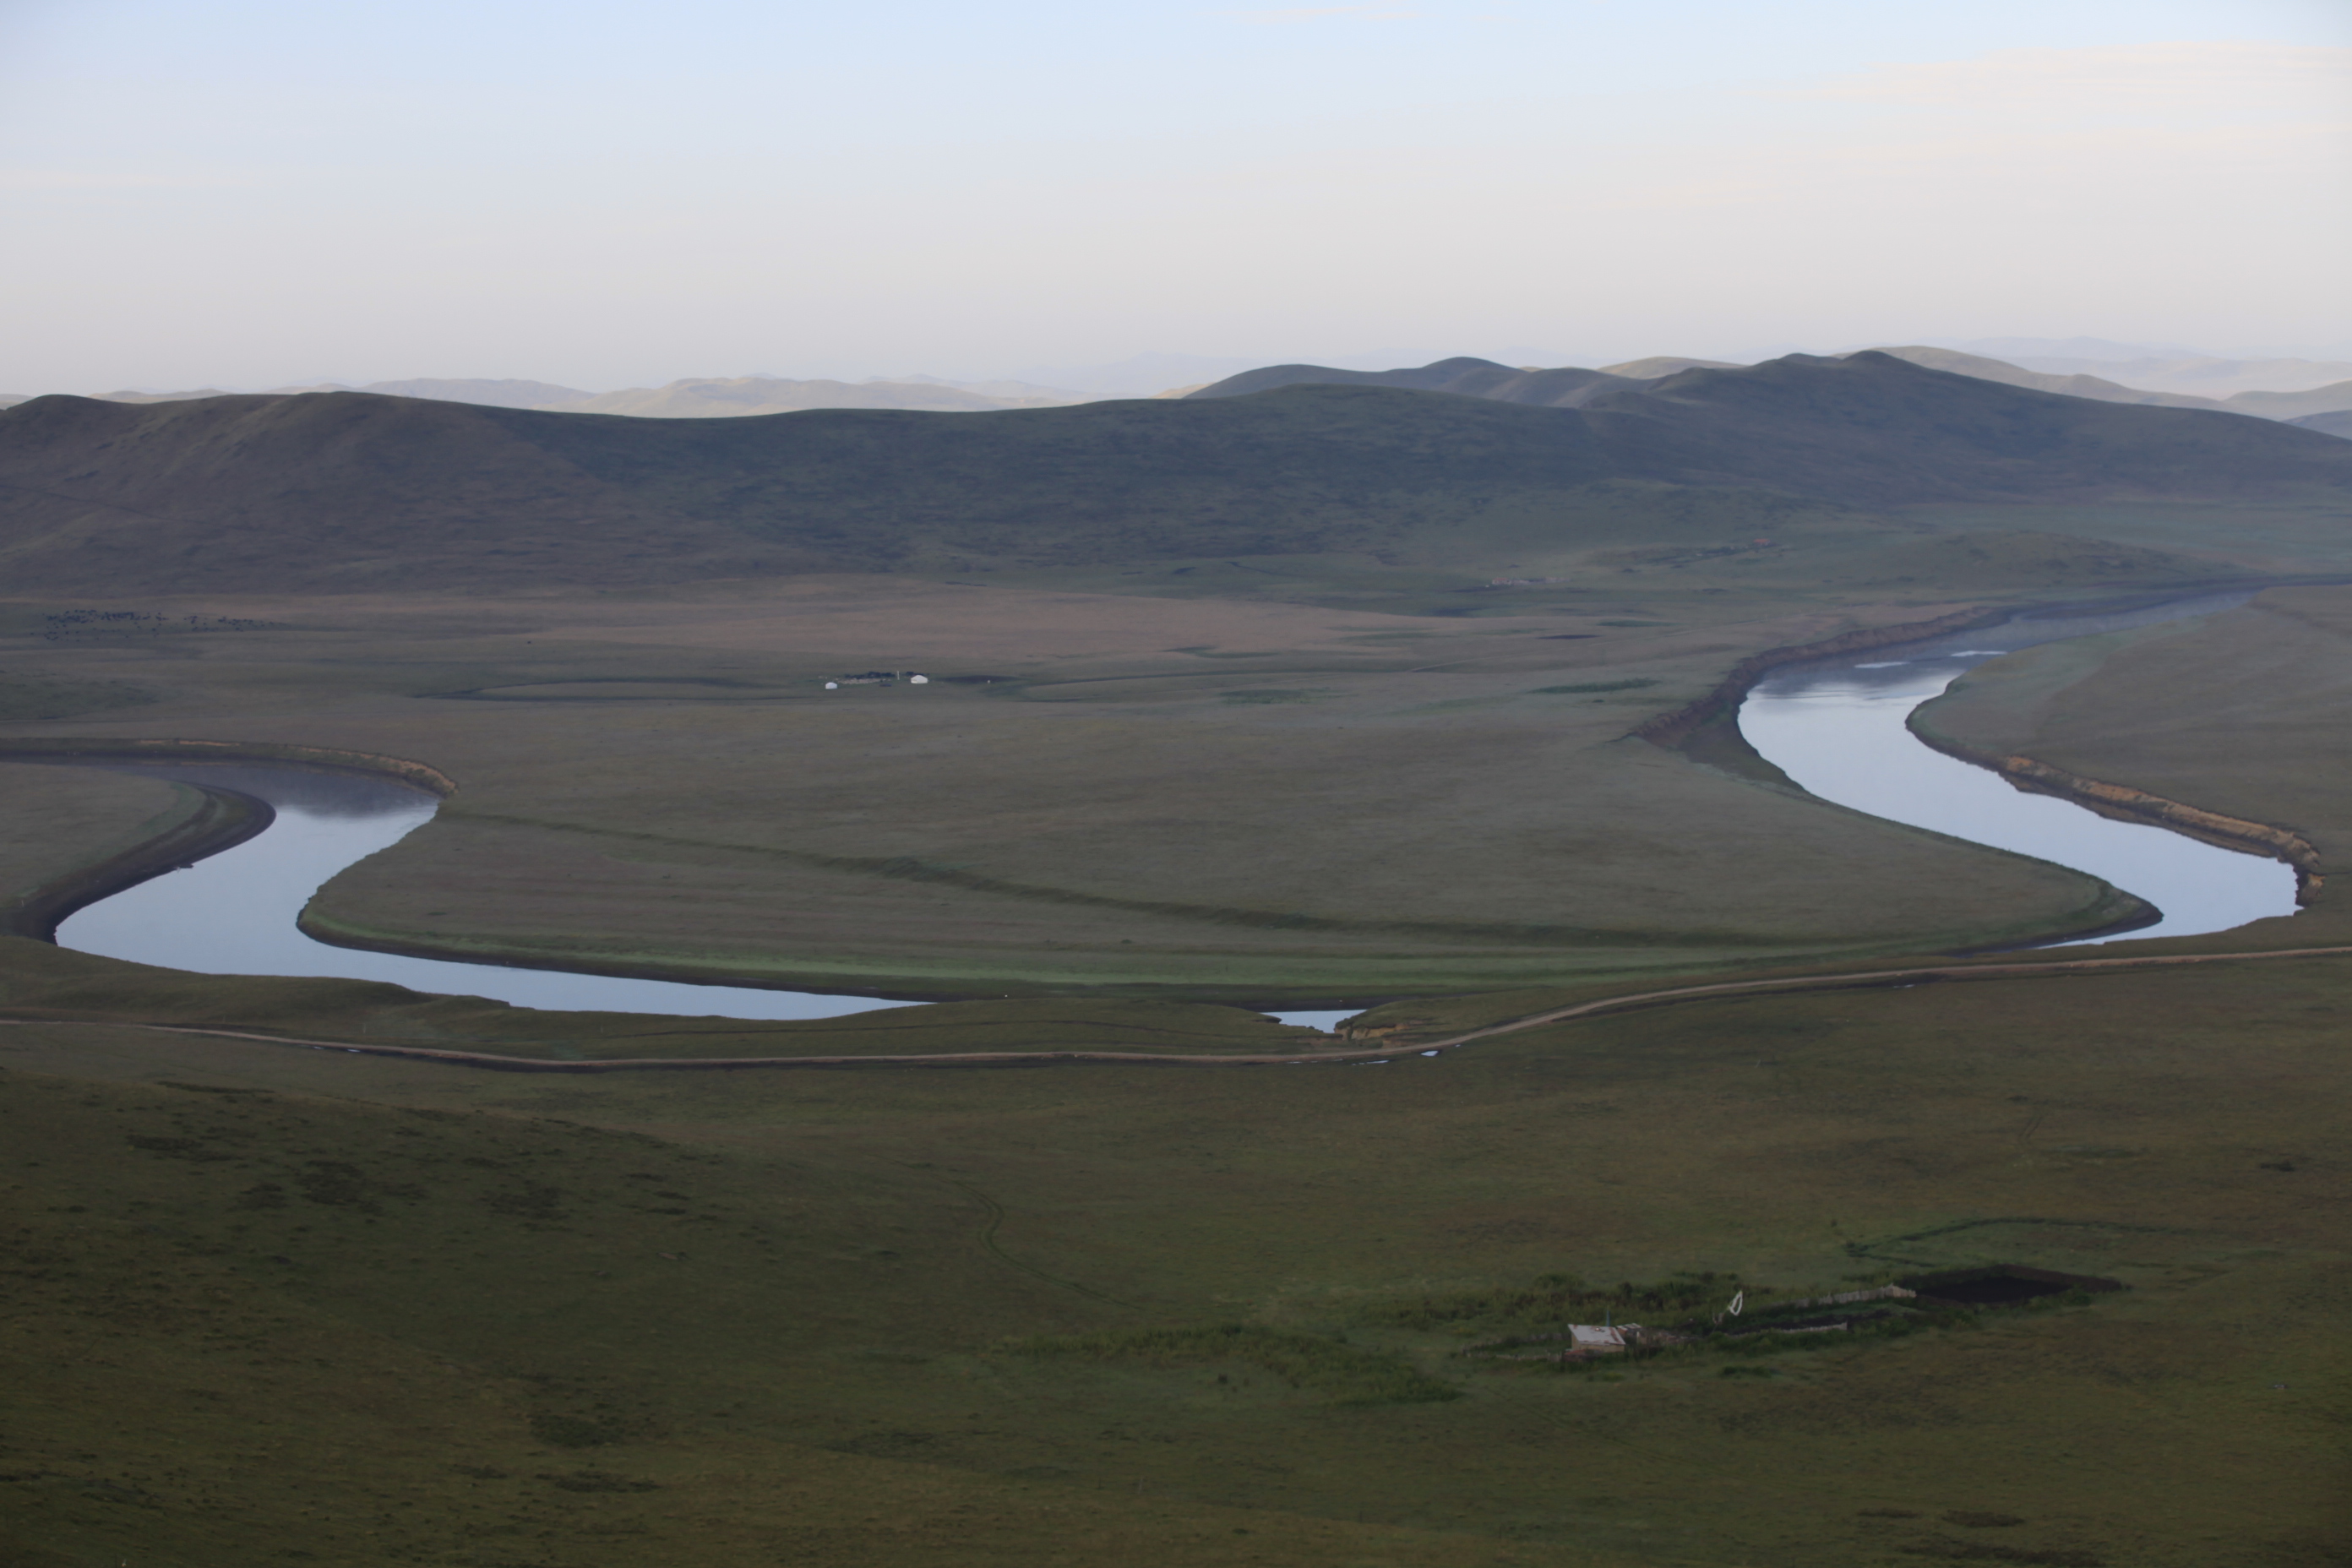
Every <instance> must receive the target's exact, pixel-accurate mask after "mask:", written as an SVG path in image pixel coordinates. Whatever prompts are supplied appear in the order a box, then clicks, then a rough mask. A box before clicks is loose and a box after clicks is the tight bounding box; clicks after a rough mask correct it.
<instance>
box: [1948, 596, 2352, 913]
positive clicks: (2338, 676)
mask: <svg viewBox="0 0 2352 1568" xmlns="http://www.w3.org/2000/svg"><path fill="white" fill-rule="evenodd" d="M1918 721H1919V722H1920V723H1921V724H1922V725H1923V726H1925V727H1926V728H1927V729H1928V730H1930V731H1933V732H1935V733H1937V734H1939V735H1943V736H1947V737H1949V738H1950V739H1952V740H1954V741H1956V742H1959V743H1961V744H1963V745H1966V746H1971V747H1976V748H1979V749H1982V750H1985V751H1989V752H2000V753H2003V754H2021V755H2025V756H2030V757H2032V758H2034V759H2035V760H2036V761H2039V762H2043V763H2051V764H2053V765H2054V766H2057V767H2060V768H2063V769H2065V770H2066V771H2067V772H2069V773H2075V774H2078V775H2080V776H2082V777H2084V778H2089V779H2093V780H2096V781H2098V782H2101V783H2105V784H2126V785H2128V786H2130V787H2132V788H2135V789H2140V790H2145V791H2147V793H2149V794H2151V795H2160V796H2162V797H2164V798H2166V799H2168V800H2175V801H2179V802H2180V803H2182V804H2183V805H2193V806H2198V807H2201V808H2203V809H2205V810H2208V811H2213V812H2219V813H2221V814H2222V815H2224V816H2233V817H2239V818H2242V819H2244V820H2247V821H2250V822H2256V823H2263V824H2267V825H2270V826H2276V827H2284V828H2288V829H2290V830H2292V831H2293V832H2294V833H2296V834H2299V835H2300V836H2302V837H2304V838H2305V839H2306V840H2307V841H2309V842H2310V844H2311V845H2312V846H2313V847H2315V849H2317V850H2318V852H2319V862H2320V864H2319V871H2320V876H2321V878H2322V879H2323V881H2322V885H2321V886H2320V887H2319V888H2318V889H2316V890H2315V897H2314V898H2313V900H2312V901H2311V902H2310V904H2309V905H2308V906H2307V907H2306V908H2305V910H2303V911H2302V912H2301V913H2300V914H2298V915H2295V916H2294V917H2292V918H2289V919H2281V920H2271V921H2256V922H2254V923H2253V924H2252V925H2250V926H2246V927H2243V928H2242V929H2241V930H2239V931H2231V932H2226V933H2222V934H2220V935H2216V936H2210V937H2195V938H2180V939H2177V940H2176V941H2174V942H2147V943H2145V944H2130V946H2129V947H2128V948H2124V947H2119V948H2117V950H2116V951H2118V952H2123V951H2137V948H2139V947H2140V946H2145V947H2146V948H2147V950H2148V951H2151V952H2166V951H2171V950H2174V949H2189V948H2195V949H2201V950H2214V951H2219V950H2223V949H2231V948H2254V947H2305V946H2315V945H2319V944H2321V943H2325V942H2344V941H2347V940H2352V920H2347V915H2346V910H2347V898H2352V891H2347V889H2352V879H2347V871H2352V797H2347V792H2346V789H2345V781H2346V779H2347V778H2352V589H2346V588H2322V587H2305V588H2273V589H2271V590H2269V591H2267V592H2265V593H2263V595H2260V596H2259V597H2257V598H2256V599H2254V600H2253V601H2252V603H2251V604H2249V605H2245V606H2244V607H2243V608H2242V609H2237V610H2231V611H2230V612H2228V613H2226V614H2223V615H2219V616H2211V617H2209V618H2207V619H2203V620H2200V621H2196V622H2191V623H2186V624H2183V625H2179V626H2166V627H2161V628H2151V629H2150V630H2149V631H2147V632H2146V633H2142V634H2138V635H2126V636H2124V637H2116V638H2105V637H2102V638H2093V639H2086V640H2085V641H2084V643H2082V644H2080V645H2076V644H2065V643H2061V644H2056V645H2053V646H2051V647H2042V648H2031V649H2028V650H2027V651H2025V652H2023V653H2021V654H2012V655H2011V656H2010V657H2009V658H2003V659H1998V660H1995V661H1993V662H1992V663H1990V664H1986V665H1981V666H1979V667H1978V668H1976V669H1974V670H1972V671H1970V672H1969V674H1968V675H1967V676H1965V677H1963V678H1962V679H1960V680H1959V681H1958V682H1957V683H1955V685H1954V687H1953V689H1951V691H1950V692H1948V694H1946V695H1945V696H1943V697H1941V698H1938V699H1937V700H1936V701H1934V702H1932V703H1930V704H1928V705H1927V707H1926V708H1925V709H1923V710H1921V712H1920V715H1919V720H1918Z"/></svg>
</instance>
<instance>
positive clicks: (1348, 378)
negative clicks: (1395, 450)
mask: <svg viewBox="0 0 2352 1568" xmlns="http://www.w3.org/2000/svg"><path fill="white" fill-rule="evenodd" d="M1855 352H1856V353H1883V354H1890V355H1893V356H1894V357H1895V358H1896V359H1901V360H1906V361H1908V362H1909V363H1913V364H1917V365H1925V366H1927V368H1928V369H1930V370H1940V371H1948V372H1949V373H1951V374H1955V375H1965V376H1970V377H1973V378H1975V379H1977V380H1979V381H1991V382H1998V383H2000V384H2002V385H2005V386H2021V387H2027V388H2030V389H2032V390H2033V391H2035V392H2051V393H2056V394H2058V395H2062V396H2065V397H2085V398H2090V399H2092V400H2094V401H2095V402H2100V403H2136V404H2147V405H2155V406H2158V407H2165V408H2208V409H2213V410H2217V411H2219V412H2221V413H2226V414H2245V415H2252V416H2255V417H2257V418H2264V419H2294V418H2299V417H2300V416H2304V415H2307V414H2324V413H2330V412H2334V411H2336V410H2338V409H2346V408H2352V380H2347V381H2342V382H2339V383H2337V384H2334V385H2330V386H2322V387H2318V388H2315V389H2314V390H2311V391H2306V392H2241V393H2236V394H2234V395H2231V396H2230V397H2227V398H2211V397H2194V396H2189V395H2183V394H2180V393H2172V392H2150V391H2147V390H2145V389H2143V388H2139V387H2132V386H2125V385H2121V384H2117V383H2116V382H2112V381H2107V380H2105V379H2104V378H2102V377H2099V376H2095V375H2083V374H2067V375H2055V374H2047V373H2043V372H2039V371H2032V370H2026V369H2022V368H2021V367H2020V366H2017V365H2014V364H2010V363H2005V362H2003V361H2000V360H1994V359H1986V358H1983V357H1982V356H1980V355H1977V354H1969V353H1960V352H1959V351H1958V350H1957V349H1946V348H1930V347H1927V346H1925V345H1921V344H1911V345H1906V346H1903V347H1895V348H1881V349H1871V350H1857V351H1855ZM1832 357H1837V358H1850V357H1852V356H1851V355H1837V356H1832ZM1737 368H1739V367H1738V366H1732V365H1727V364H1725V363H1723V362H1722V361H1720V360H1697V359H1675V358H1669V357H1662V358H1656V359H1644V360H1631V361H1628V362H1626V363H1622V364H1613V365H1609V366H1606V367H1604V368H1602V369H1601V370H1597V371H1595V370H1514V369H1512V368H1510V367H1509V366H1507V365H1499V364H1496V363H1493V362H1492V361H1490V360H1481V359H1450V360H1440V361H1438V362H1437V363H1435V364H1431V365H1423V366H1421V367H1420V368H1418V369H1412V370H1386V371H1360V370H1341V369H1337V368H1335V367H1332V366H1329V365H1312V364H1282V365H1267V366H1264V367H1261V368H1259V369H1255V370H1249V371H1244V372H1243V373H1242V374H1239V375H1235V376H1229V377H1227V378H1226V379H1225V380H1223V381H1220V382H1216V383H1213V384H1210V385H1208V386H1204V387H1200V388H1198V389H1196V390H1194V391H1192V392H1191V393H1188V394H1187V395H1188V396H1191V397H1235V396H1240V395H1244V394H1246V393H1252V392H1263V391H1265V390H1266V389H1267V388H1269V387H1275V386H1301V385H1318V386H1397V387H1409V388H1412V389H1414V390H1417V391H1424V392H1451V393H1455V394H1458V395H1463V396H1468V397H1491V398H1495V399H1496V400H1498V401H1501V402H1505V403H1533V404H1539V405H1545V406H1549V407H1555V408H1577V407H1582V406H1583V405H1585V404H1586V403H1587V402H1589V401H1590V400H1591V399H1592V398H1594V397H1596V396H1599V395H1601V394H1602V393H1603V392H1607V391H1610V390H1612V389H1616V390H1623V389H1625V388H1628V387H1633V386H1638V385H1641V384H1644V383H1646V382H1648V381H1651V380H1654V379H1655V378H1657V377H1660V376H1665V375H1672V374H1678V373H1680V372H1682V371H1685V370H1693V369H1706V370H1726V369H1737ZM2347 368H2352V367H2347Z"/></svg>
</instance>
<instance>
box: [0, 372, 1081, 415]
mask: <svg viewBox="0 0 2352 1568" xmlns="http://www.w3.org/2000/svg"><path fill="white" fill-rule="evenodd" d="M991 385H992V386H994V387H995V388H998V389H1001V390H988V389H987V388H988V387H989V386H991ZM302 392H373V393H381V394H382V395H384V396H387V397H426V398H432V399H434V400H436V401H437V402H443V403H471V404H474V405H478V406H479V407H483V408H539V409H549V410H561V411H562V412H564V413H570V414H626V415H631V416H635V417H637V418H640V419H716V418H729V417H732V416H739V415H744V414H788V413H792V412H793V411H795V410H798V409H803V408H919V409H926V410H929V411H930V412H933V413H940V414H974V413H981V412H984V411H987V410H991V409H1000V408H1057V407H1060V406H1062V405H1066V404H1071V403H1084V402H1086V401H1087V397H1086V395H1085V394H1083V393H1077V392H1067V391H1063V390H1061V389H1058V388H1055V387H1045V386H1029V385H1026V384H1012V383H1002V382H1000V383H994V384H982V385H981V386H967V385H965V384H961V383H957V382H951V381H941V380H940V379H939V378H938V377H936V376H928V375H919V376H909V377H908V378H907V379H906V380H904V381H882V380H875V381H862V382H845V381H793V380H788V379H785V378H783V377H781V376H760V375H741V376H732V377H727V376H697V377H692V378H689V379H688V380H685V381H673V382H671V383H670V384H668V385H667V386H652V387H646V386H633V387H628V388H625V389H624V390H622V391H619V392H604V393H595V392H583V391H581V390H580V389H579V388H577V387H571V386H556V385H553V384H550V383H548V382H544V381H462V380H444V381H436V380H422V381H376V382H370V383H369V384H367V385H365V386H344V385H341V384H338V383H335V382H321V383H319V384H316V385H312V386H277V387H272V388H270V389H269V391H268V393H266V394H260V395H263V396H278V395H289V394H293V393H302ZM231 395H232V394H229V393H226V392H223V391H222V390H221V389H220V388H218V387H211V386H208V387H202V388H199V389H197V390H195V391H193V392H108V393H101V394H100V397H102V398H103V399H104V400H105V401H106V402H109V403H186V402H189V401H191V400H193V399H195V398H200V397H227V396H231ZM26 401H27V400H26V398H23V397H16V396H0V407H6V406H9V405H14V404H17V403H23V402H26Z"/></svg>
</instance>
